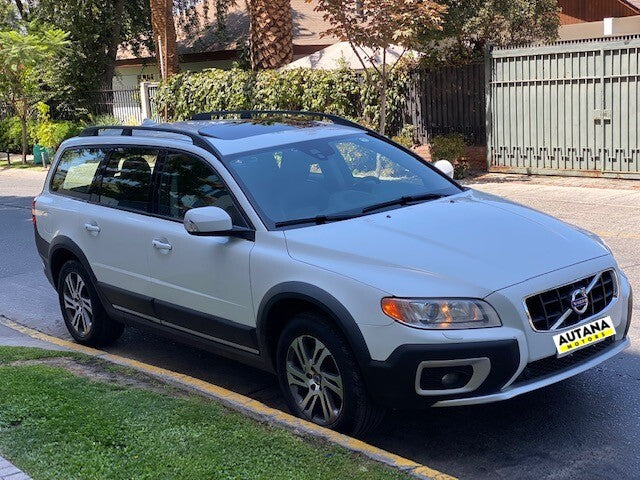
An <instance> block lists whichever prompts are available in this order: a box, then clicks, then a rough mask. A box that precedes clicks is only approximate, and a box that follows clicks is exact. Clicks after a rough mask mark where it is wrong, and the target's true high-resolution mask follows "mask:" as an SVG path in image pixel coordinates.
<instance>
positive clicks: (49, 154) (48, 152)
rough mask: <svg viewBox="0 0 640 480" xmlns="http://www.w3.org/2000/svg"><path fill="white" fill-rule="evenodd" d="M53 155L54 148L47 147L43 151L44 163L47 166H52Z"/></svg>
mask: <svg viewBox="0 0 640 480" xmlns="http://www.w3.org/2000/svg"><path fill="white" fill-rule="evenodd" d="M53 154H54V151H53V148H49V147H46V148H45V149H44V150H43V155H44V161H45V162H47V165H51V162H52V161H53Z"/></svg>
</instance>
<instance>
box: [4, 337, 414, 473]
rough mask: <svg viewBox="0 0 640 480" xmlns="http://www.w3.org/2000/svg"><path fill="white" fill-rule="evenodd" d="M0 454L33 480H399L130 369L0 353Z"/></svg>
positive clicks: (78, 358)
mask: <svg viewBox="0 0 640 480" xmlns="http://www.w3.org/2000/svg"><path fill="white" fill-rule="evenodd" d="M55 357H64V358H55ZM65 365H66V366H65ZM69 365H72V366H74V368H69ZM89 367H90V368H89ZM82 369H86V370H87V371H92V372H94V373H95V372H102V373H103V374H104V375H102V376H101V375H97V376H94V377H92V376H91V375H85V374H83V373H79V372H80V371H81V370H82ZM72 372H74V373H72ZM114 372H115V373H114ZM109 375H111V376H114V375H117V376H118V379H117V381H108V380H105V379H104V378H107V377H108V376H109ZM101 379H102V380H101ZM0 455H2V456H4V457H5V458H7V459H8V460H10V461H11V462H13V463H14V464H15V465H16V466H17V467H19V468H21V469H22V470H24V471H26V472H27V473H28V474H29V475H31V476H32V477H33V478H34V479H35V480H41V479H61V478H63V479H98V478H99V479H141V478H148V479H174V478H175V479H177V478H179V479H207V480H208V479H254V478H255V479H257V478H264V479H270V480H272V479H285V478H291V479H312V478H318V479H323V480H328V479H335V478H339V479H359V478H362V479H372V480H373V479H391V478H407V477H406V476H405V475H404V474H402V473H400V472H398V471H395V470H392V469H389V468H387V467H385V466H383V465H380V464H377V463H375V462H371V461H368V460H365V459H363V458H361V457H359V456H357V455H354V454H352V453H350V452H348V451H347V450H344V449H342V448H339V447H332V446H329V445H325V444H320V443H314V442H312V441H309V440H305V439H302V438H299V437H296V436H295V435H293V434H291V433H289V432H287V431H285V430H282V429H278V428H273V427H268V426H266V425H262V424H260V423H258V422H256V421H254V420H251V419H249V418H246V417H243V416H242V415H240V414H237V413H235V412H231V411H229V410H227V409H226V408H224V407H222V406H221V405H219V404H217V403H215V402H213V401H210V400H208V399H206V398H202V397H198V396H195V395H194V396H189V395H186V394H184V393H183V392H180V391H176V390H175V389H171V388H170V387H166V386H164V385H162V384H160V383H158V382H155V381H153V380H151V379H149V378H147V377H142V376H141V375H140V374H138V373H134V372H133V371H129V370H127V369H123V368H121V367H116V368H113V366H111V365H109V364H104V363H103V362H101V361H98V360H96V359H91V358H89V357H86V356H83V355H80V354H77V353H68V352H53V351H46V350H39V349H30V348H21V347H0Z"/></svg>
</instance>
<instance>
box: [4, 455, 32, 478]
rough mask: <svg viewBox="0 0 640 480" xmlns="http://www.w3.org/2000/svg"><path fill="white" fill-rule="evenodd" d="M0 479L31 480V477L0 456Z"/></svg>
mask: <svg viewBox="0 0 640 480" xmlns="http://www.w3.org/2000/svg"><path fill="white" fill-rule="evenodd" d="M0 480H31V477H30V476H29V475H27V474H26V473H24V472H23V471H22V470H20V469H19V468H18V467H16V466H15V465H14V464H13V463H11V462H10V461H9V460H6V459H4V458H2V457H0Z"/></svg>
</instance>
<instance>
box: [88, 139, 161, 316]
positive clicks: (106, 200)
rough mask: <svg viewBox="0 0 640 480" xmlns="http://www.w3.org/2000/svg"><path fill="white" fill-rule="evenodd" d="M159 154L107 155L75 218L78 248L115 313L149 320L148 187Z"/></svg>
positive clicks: (128, 150) (137, 150) (126, 150)
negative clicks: (77, 218) (130, 314)
mask: <svg viewBox="0 0 640 480" xmlns="http://www.w3.org/2000/svg"><path fill="white" fill-rule="evenodd" d="M159 155H160V150H159V149H157V148H153V147H137V146H126V147H116V148H112V149H110V150H109V152H108V155H107V158H106V159H105V160H104V161H103V163H102V166H101V168H100V173H99V175H98V177H97V180H96V182H95V185H94V187H93V189H92V195H91V201H90V202H89V203H88V204H87V205H86V207H85V208H84V209H83V210H82V212H81V213H80V215H79V217H80V218H79V224H80V229H81V230H83V235H82V238H83V241H82V244H81V245H80V246H81V248H82V250H83V251H84V253H85V255H86V257H87V259H88V260H89V263H90V264H91V267H92V269H93V271H94V273H95V275H96V277H97V279H98V282H99V284H100V287H101V289H102V291H103V292H104V293H105V294H106V296H107V297H108V299H109V301H110V302H111V303H112V304H113V306H114V308H116V309H118V310H120V311H124V312H128V313H135V314H138V315H140V314H142V315H143V316H144V315H146V316H152V315H153V309H152V305H151V298H150V283H149V273H148V271H149V248H148V247H149V244H148V242H147V238H148V237H149V235H151V224H150V222H149V214H150V210H151V184H152V174H153V169H154V167H155V165H156V163H157V161H158V159H159Z"/></svg>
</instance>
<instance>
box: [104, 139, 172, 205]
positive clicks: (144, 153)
mask: <svg viewBox="0 0 640 480" xmlns="http://www.w3.org/2000/svg"><path fill="white" fill-rule="evenodd" d="M158 153H159V151H158V150H156V149H152V148H144V147H123V148H116V149H114V150H113V151H112V152H111V155H110V156H109V161H108V162H107V165H106V166H105V169H104V172H103V174H102V184H101V186H100V191H99V199H98V201H99V203H101V204H102V205H107V206H109V207H116V208H124V209H127V210H134V211H139V212H148V211H149V202H150V197H151V175H152V172H153V168H154V166H155V164H156V160H157V158H158Z"/></svg>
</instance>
